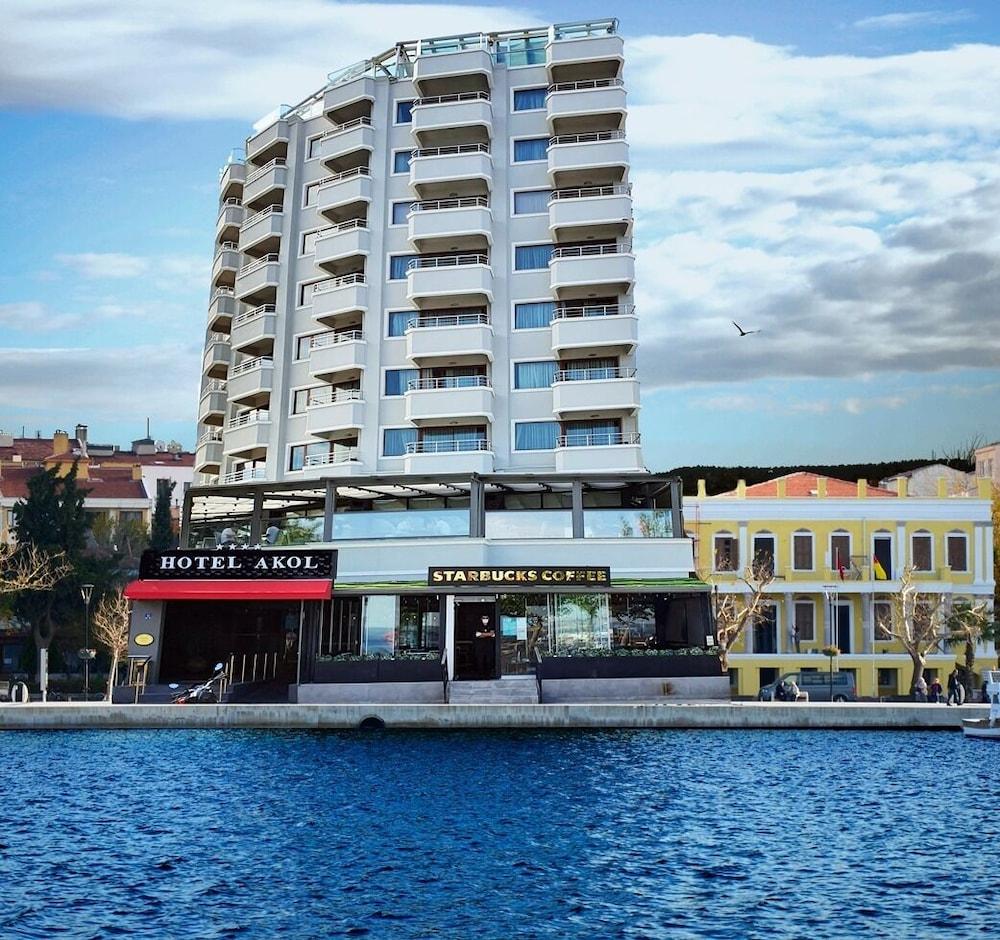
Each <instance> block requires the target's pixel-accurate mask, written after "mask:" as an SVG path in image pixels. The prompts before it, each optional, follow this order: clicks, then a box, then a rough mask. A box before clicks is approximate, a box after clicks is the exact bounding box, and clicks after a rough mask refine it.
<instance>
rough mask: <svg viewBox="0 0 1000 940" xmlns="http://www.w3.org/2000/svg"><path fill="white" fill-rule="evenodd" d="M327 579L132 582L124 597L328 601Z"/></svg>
mask: <svg viewBox="0 0 1000 940" xmlns="http://www.w3.org/2000/svg"><path fill="white" fill-rule="evenodd" d="M332 593H333V582H332V581H330V580H329V579H312V578H300V579H295V578H289V579H288V580H286V581H250V580H240V581H210V580H205V581H194V580H190V581H182V580H177V581H133V582H132V583H131V584H130V585H129V586H128V587H127V588H125V596H126V597H127V598H129V599H130V600H133V601H328V600H329V599H330V596H331V594H332Z"/></svg>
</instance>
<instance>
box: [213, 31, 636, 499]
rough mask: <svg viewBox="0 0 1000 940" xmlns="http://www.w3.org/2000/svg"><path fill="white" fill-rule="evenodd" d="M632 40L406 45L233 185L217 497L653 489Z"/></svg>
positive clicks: (231, 173) (264, 141) (222, 248)
mask: <svg viewBox="0 0 1000 940" xmlns="http://www.w3.org/2000/svg"><path fill="white" fill-rule="evenodd" d="M622 65H623V56H622V40H621V38H620V37H619V36H618V35H617V34H616V24H615V21H613V20H605V21H600V22H593V23H585V24H573V25H567V26H554V27H548V28H542V29H534V30H523V31H517V32H510V33H496V34H479V33H476V34H470V35H464V36H457V37H448V38H444V39H425V40H420V41H417V42H403V43H399V44H397V45H396V46H395V47H394V48H393V49H391V50H389V51H388V52H385V53H383V54H382V55H379V56H377V57H376V58H374V59H369V60H367V61H365V62H362V63H359V64H358V65H355V66H351V67H350V68H348V69H345V70H343V71H341V72H339V73H335V74H331V76H330V78H329V83H328V84H327V85H326V86H325V87H324V88H323V89H322V90H320V91H319V92H317V93H316V94H314V95H312V96H311V97H310V98H309V99H307V100H306V101H305V102H303V103H302V104H300V105H298V106H296V107H294V108H292V109H290V110H287V112H286V113H281V114H280V115H279V116H277V117H276V119H274V120H273V121H270V122H269V123H267V126H265V127H262V128H261V129H259V130H258V131H257V132H256V133H255V134H254V135H253V136H252V137H250V138H249V139H248V140H247V142H246V151H245V159H242V160H241V159H234V160H231V161H230V163H229V164H228V165H227V166H226V167H225V169H224V171H223V173H222V177H221V186H220V213H219V219H218V224H217V228H216V236H217V237H216V252H215V262H214V266H213V271H212V296H211V301H210V305H209V315H208V326H207V332H206V342H205V353H204V368H203V382H202V387H201V401H200V407H199V438H198V449H197V460H196V467H197V469H198V471H199V472H200V473H201V474H202V475H203V476H202V481H203V482H205V483H211V482H215V481H216V480H218V481H219V482H223V483H240V482H247V481H252V480H257V479H267V480H271V481H292V480H296V479H303V478H306V479H308V478H316V477H321V476H332V475H336V476H345V475H370V474H376V473H377V474H396V473H408V474H409V473H414V474H427V473H430V474H433V473H436V472H442V471H444V472H449V473H463V472H479V473H490V472H497V471H501V472H502V471H508V470H509V471H516V472H523V471H534V470H539V471H549V472H551V471H556V472H562V471H565V472H579V471H585V472H594V471H598V472H599V471H605V470H613V471H636V470H641V469H642V466H643V464H642V457H641V452H640V446H639V435H638V431H637V420H638V410H639V388H638V381H637V378H636V373H635V349H636V343H637V321H636V316H635V312H634V308H633V305H632V290H633V281H634V258H633V254H632V250H631V244H630V237H631V231H632V200H631V194H630V187H629V161H628V148H627V144H626V140H625V114H626V106H625V87H624V83H623V81H622Z"/></svg>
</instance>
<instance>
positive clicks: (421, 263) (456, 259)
mask: <svg viewBox="0 0 1000 940" xmlns="http://www.w3.org/2000/svg"><path fill="white" fill-rule="evenodd" d="M489 263H490V259H489V256H488V255H483V254H478V253H476V254H467V255H447V256H445V257H443V258H414V259H412V260H411V261H410V263H409V264H408V265H407V266H406V269H407V271H416V270H417V269H423V268H457V267H462V266H464V265H468V264H489Z"/></svg>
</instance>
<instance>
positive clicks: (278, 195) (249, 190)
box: [243, 157, 288, 210]
mask: <svg viewBox="0 0 1000 940" xmlns="http://www.w3.org/2000/svg"><path fill="white" fill-rule="evenodd" d="M287 182H288V167H287V166H285V158H284V157H275V158H274V159H273V160H271V162H270V163H266V164H264V166H262V167H260V168H259V169H256V170H254V171H253V172H252V173H250V174H249V175H248V176H247V181H246V182H245V183H244V184H243V205H245V206H246V207H247V208H248V209H251V210H257V209H263V208H264V207H265V206H268V205H274V204H280V203H281V202H282V201H283V199H284V191H285V186H286V184H287Z"/></svg>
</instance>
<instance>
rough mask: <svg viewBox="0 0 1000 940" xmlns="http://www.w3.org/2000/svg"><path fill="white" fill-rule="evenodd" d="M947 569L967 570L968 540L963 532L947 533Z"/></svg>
mask: <svg viewBox="0 0 1000 940" xmlns="http://www.w3.org/2000/svg"><path fill="white" fill-rule="evenodd" d="M947 545H948V567H949V568H951V570H952V571H968V570H969V540H968V539H967V538H966V536H965V533H964V532H949V533H948V539H947Z"/></svg>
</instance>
